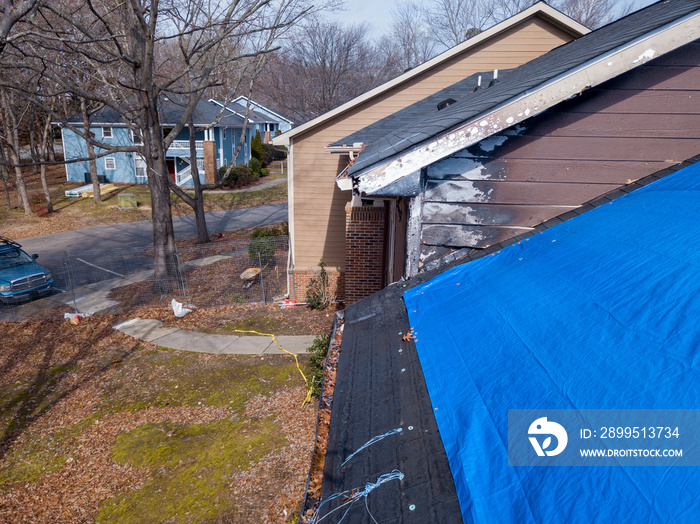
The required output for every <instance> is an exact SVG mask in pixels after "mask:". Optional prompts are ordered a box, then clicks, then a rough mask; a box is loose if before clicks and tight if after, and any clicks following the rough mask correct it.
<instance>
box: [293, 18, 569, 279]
mask: <svg viewBox="0 0 700 524" xmlns="http://www.w3.org/2000/svg"><path fill="white" fill-rule="evenodd" d="M571 39H572V36H571V34H569V33H567V32H565V31H563V30H561V29H559V28H558V27H556V26H554V25H552V24H551V23H550V22H548V21H546V20H544V19H543V18H540V17H537V16H535V17H532V18H530V19H527V20H524V21H523V22H521V23H520V24H517V25H515V26H514V27H512V28H510V29H508V30H506V31H504V32H502V33H501V34H499V35H496V36H494V37H493V38H491V39H490V40H488V41H485V42H482V43H481V44H479V45H477V46H475V47H473V48H471V49H468V50H466V51H465V52H464V53H462V54H461V55H458V56H455V57H452V58H451V59H449V60H447V61H445V62H443V63H441V64H440V65H439V66H437V67H434V68H433V69H431V70H428V71H425V72H423V73H422V74H421V75H419V76H417V77H414V78H412V79H411V80H409V81H407V82H405V83H403V84H401V85H399V86H396V87H394V88H393V89H391V90H389V91H387V92H384V93H382V94H381V95H378V96H377V97H375V98H373V99H371V100H369V101H367V102H365V103H364V104H361V105H360V106H357V107H355V108H353V109H351V110H349V111H347V112H346V113H344V114H342V115H339V116H337V117H336V118H334V119H332V120H329V121H326V122H324V123H322V124H320V125H318V126H316V127H314V128H312V129H310V130H309V131H308V132H306V133H303V134H301V135H299V136H296V137H293V138H292V144H293V147H294V153H293V154H294V160H293V166H294V167H293V169H294V172H293V176H294V195H293V198H292V201H291V202H290V212H291V213H293V221H294V243H295V245H294V256H295V261H294V264H295V269H296V270H305V269H310V268H314V267H316V265H317V264H318V262H319V260H320V259H322V258H323V260H324V261H325V262H326V264H328V266H329V268H330V269H337V270H339V271H344V269H345V234H344V231H345V204H346V203H347V202H348V201H349V200H350V197H351V195H350V192H349V191H344V192H341V191H340V190H339V189H338V188H337V186H336V184H335V181H334V178H335V176H336V175H337V174H338V173H339V172H340V171H341V170H342V168H343V167H344V164H343V163H342V160H343V159H344V158H345V157H339V156H337V155H331V154H330V153H327V152H326V151H325V150H324V147H325V146H327V145H328V144H330V143H332V142H334V141H336V140H338V139H340V138H343V137H344V136H348V135H350V134H352V133H354V132H355V131H358V130H359V129H362V128H363V127H365V126H367V125H370V124H372V123H374V122H376V121H377V120H380V119H382V118H384V117H385V116H388V115H390V114H392V113H395V112H396V111H399V110H400V109H403V108H404V107H406V106H408V105H410V104H412V103H414V102H417V101H419V100H422V99H423V98H425V97H426V96H429V95H431V94H433V93H435V92H436V91H439V90H440V89H443V88H445V87H447V86H449V85H451V84H453V83H455V82H457V81H459V80H462V79H463V78H465V77H467V76H469V75H471V74H473V73H476V72H479V71H491V70H493V69H505V68H510V67H517V66H519V65H521V64H523V63H525V62H527V61H529V60H532V59H533V58H536V57H537V56H540V55H541V54H544V53H546V52H547V51H549V50H551V49H553V48H554V47H557V46H559V45H562V44H564V43H566V42H568V41H570V40H571Z"/></svg>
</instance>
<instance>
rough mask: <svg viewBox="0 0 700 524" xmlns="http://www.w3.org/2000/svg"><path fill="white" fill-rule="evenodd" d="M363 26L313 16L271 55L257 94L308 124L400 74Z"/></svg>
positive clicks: (297, 119)
mask: <svg viewBox="0 0 700 524" xmlns="http://www.w3.org/2000/svg"><path fill="white" fill-rule="evenodd" d="M367 33H368V29H367V26H365V25H349V26H343V25H341V24H337V23H332V22H327V21H323V20H321V19H318V18H314V19H311V20H309V21H308V22H307V23H305V24H304V26H303V27H301V28H299V29H298V30H297V31H295V34H294V35H293V36H292V37H291V38H290V39H289V42H288V44H287V45H286V46H285V48H284V49H283V50H282V51H281V52H280V53H278V54H276V55H275V56H273V57H270V59H269V61H268V64H267V66H266V68H265V71H264V72H263V74H262V75H261V79H260V82H259V85H258V87H257V88H256V96H260V97H261V98H262V99H263V100H264V101H267V102H268V103H270V104H271V105H273V106H275V107H277V108H278V109H280V110H281V111H284V112H285V113H287V114H288V115H289V116H291V117H292V118H293V119H294V120H296V121H297V122H305V121H307V120H310V119H311V118H315V117H316V116H318V115H320V114H323V113H325V112H327V111H330V110H331V109H333V108H335V107H337V106H338V105H340V104H342V103H344V102H346V101H348V100H350V99H352V98H354V97H356V96H359V95H361V94H362V93H364V92H366V91H368V90H370V89H372V88H374V87H376V86H378V85H380V84H382V83H384V82H385V81H387V80H388V79H390V78H391V77H392V76H395V75H396V74H397V72H398V70H397V68H396V66H395V64H393V63H392V62H391V60H390V55H387V54H386V53H382V52H380V50H379V49H378V47H377V46H375V45H373V44H372V42H371V41H370V40H369V38H368V36H367Z"/></svg>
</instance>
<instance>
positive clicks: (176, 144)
mask: <svg viewBox="0 0 700 524" xmlns="http://www.w3.org/2000/svg"><path fill="white" fill-rule="evenodd" d="M194 146H195V148H196V149H204V140H195V141H194ZM189 148H190V141H189V140H173V143H172V144H170V147H169V148H168V149H189Z"/></svg>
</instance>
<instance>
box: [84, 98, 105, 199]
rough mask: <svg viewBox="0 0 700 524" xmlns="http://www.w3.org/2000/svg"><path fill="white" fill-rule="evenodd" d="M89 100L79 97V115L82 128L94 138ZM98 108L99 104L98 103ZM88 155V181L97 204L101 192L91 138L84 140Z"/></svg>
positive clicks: (91, 109) (100, 197)
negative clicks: (81, 120)
mask: <svg viewBox="0 0 700 524" xmlns="http://www.w3.org/2000/svg"><path fill="white" fill-rule="evenodd" d="M91 105H94V104H90V100H86V99H85V98H81V99H80V115H81V116H82V117H83V130H84V131H85V132H86V133H88V134H89V135H90V138H91V139H94V138H95V134H94V133H91V132H90V114H91V113H92V112H93V111H94V110H95V109H94V108H91V107H90V106H91ZM98 108H99V105H98ZM85 144H86V147H87V155H88V165H89V166H90V181H91V182H92V191H93V197H92V198H93V202H94V203H95V204H99V203H100V202H102V194H101V193H100V181H99V180H98V178H97V162H96V161H95V146H94V144H93V141H92V140H86V142H85Z"/></svg>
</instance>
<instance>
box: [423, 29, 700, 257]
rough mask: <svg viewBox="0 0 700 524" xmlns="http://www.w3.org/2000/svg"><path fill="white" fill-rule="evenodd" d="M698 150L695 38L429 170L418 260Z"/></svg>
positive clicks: (699, 78)
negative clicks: (693, 40)
mask: <svg viewBox="0 0 700 524" xmlns="http://www.w3.org/2000/svg"><path fill="white" fill-rule="evenodd" d="M699 153H700V43H698V42H697V41H696V42H694V43H692V44H689V45H687V46H684V47H683V48H681V49H679V50H677V51H675V52H673V53H670V54H669V55H667V56H664V57H661V58H658V59H656V60H653V61H651V62H649V63H647V64H646V65H643V66H641V67H638V68H637V69H635V70H633V71H630V72H629V73H626V74H624V75H622V76H620V77H618V78H616V79H614V80H612V81H609V82H607V83H605V84H602V85H601V86H599V87H597V88H595V89H590V90H588V91H586V92H584V93H583V94H582V95H581V96H579V97H577V98H576V99H573V100H570V101H568V102H565V103H562V104H559V105H558V106H557V107H555V108H553V109H551V110H549V111H547V112H545V113H543V114H542V115H539V116H537V117H534V118H532V119H531V120H528V121H526V122H525V123H524V124H521V125H519V126H514V127H513V128H510V129H508V130H506V131H505V132H504V133H502V134H500V135H497V136H494V137H491V138H489V139H486V140H484V141H482V142H481V143H479V144H477V145H475V146H473V147H470V148H467V149H466V150H463V151H461V152H460V153H457V154H455V155H453V156H451V157H449V158H447V159H444V160H442V161H440V162H437V163H435V164H433V165H431V166H429V167H428V169H427V172H426V178H425V181H424V184H425V186H424V187H425V191H424V200H423V207H422V213H421V253H420V255H421V262H422V263H423V264H425V263H428V262H430V261H432V260H435V259H437V258H440V257H442V256H445V255H446V254H448V253H449V252H450V251H453V250H455V249H459V248H464V247H468V248H479V249H480V248H486V247H488V246H490V245H493V244H496V243H498V242H502V241H504V240H507V239H508V238H512V237H515V236H517V235H520V234H522V233H524V232H527V231H528V230H530V229H532V228H534V227H535V226H537V225H538V224H540V223H542V222H544V221H546V220H549V219H551V218H554V217H557V216H559V215H562V214H564V213H566V212H568V211H571V210H572V209H575V208H577V207H578V206H581V205H582V204H584V203H585V202H588V201H590V200H592V199H595V198H597V197H598V196H600V195H603V194H605V193H608V192H610V191H612V190H614V189H617V188H619V187H621V186H624V185H626V184H629V183H632V182H634V181H635V180H638V179H640V178H643V177H645V176H648V175H650V174H652V173H655V172H657V171H660V170H662V169H665V168H667V167H669V166H671V165H673V164H677V163H680V162H682V161H684V160H686V159H688V158H690V157H692V156H694V155H697V154H699Z"/></svg>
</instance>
